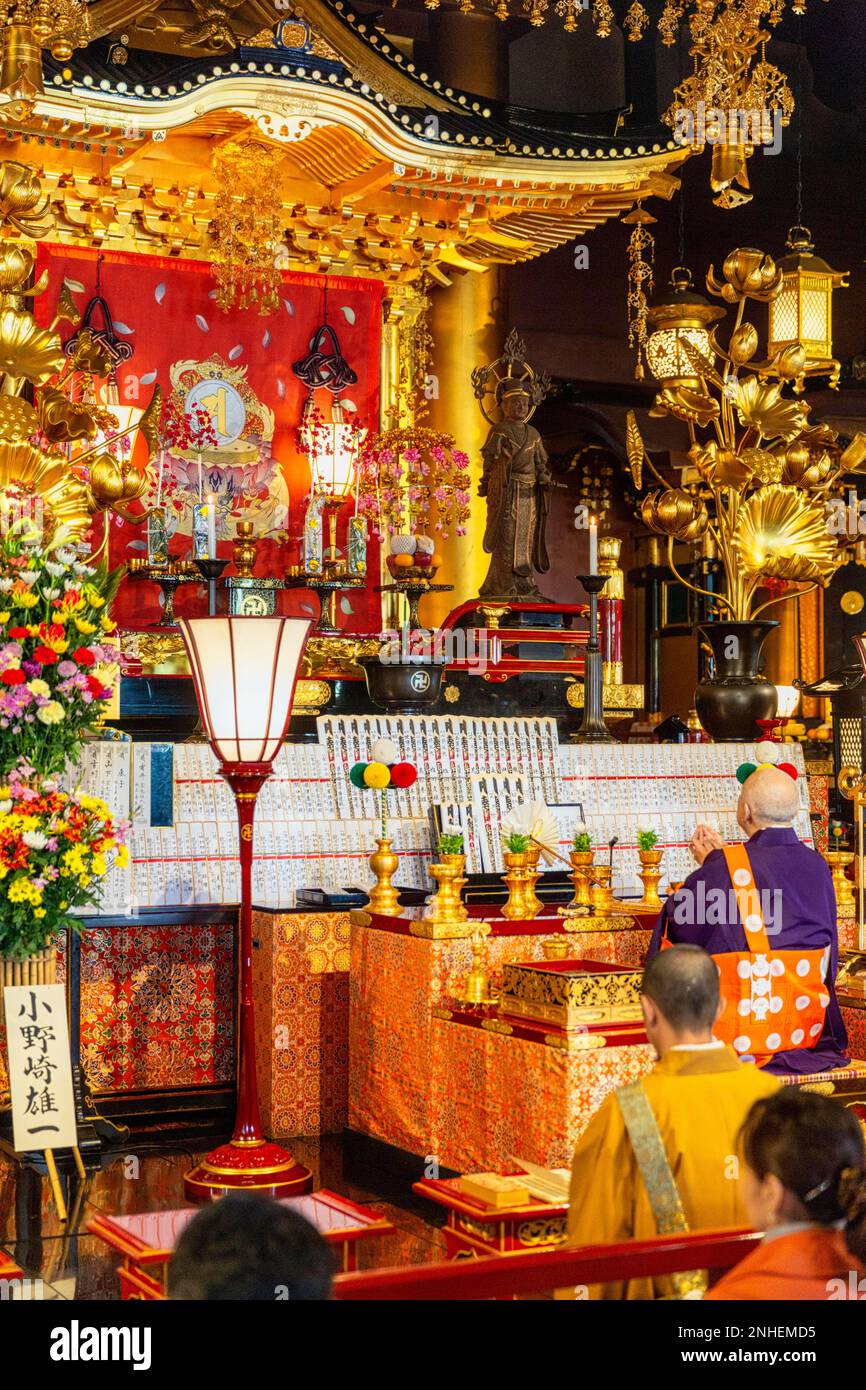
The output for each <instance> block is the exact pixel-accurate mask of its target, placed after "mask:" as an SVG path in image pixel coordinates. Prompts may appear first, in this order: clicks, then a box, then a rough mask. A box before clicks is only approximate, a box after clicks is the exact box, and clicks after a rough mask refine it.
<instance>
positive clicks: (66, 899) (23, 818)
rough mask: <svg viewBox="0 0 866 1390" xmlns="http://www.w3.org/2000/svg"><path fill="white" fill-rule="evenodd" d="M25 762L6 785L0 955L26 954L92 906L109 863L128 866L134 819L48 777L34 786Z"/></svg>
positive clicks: (1, 821)
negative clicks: (77, 912)
mask: <svg viewBox="0 0 866 1390" xmlns="http://www.w3.org/2000/svg"><path fill="white" fill-rule="evenodd" d="M33 773H34V768H32V767H31V766H30V765H29V764H28V763H26V762H23V761H22V762H19V764H18V766H17V767H15V768H13V769H12V771H11V773H10V775H9V776H8V778H7V780H6V785H5V786H0V904H2V910H0V956H5V957H7V958H9V959H13V960H23V959H26V957H28V956H30V955H33V954H34V953H36V952H37V951H42V950H43V949H44V948H45V947H46V946H47V945H48V944H49V943H50V940H51V937H52V936H53V935H54V934H55V933H56V932H58V931H61V930H62V929H64V928H66V927H71V928H72V929H73V930H74V931H79V930H80V928H81V923H80V921H79V920H78V918H77V917H75V916H74V915H73V913H74V911H75V909H80V908H82V907H90V906H92V905H93V904H94V903H95V902H96V901H97V898H98V892H99V883H100V880H101V879H102V878H103V877H104V875H105V874H106V873H108V872H109V871H110V869H111V868H112V867H113V866H114V865H117V867H118V868H124V867H125V866H126V864H127V863H128V862H129V850H128V849H127V846H126V844H125V843H124V839H125V835H126V831H127V829H128V825H127V823H126V822H124V821H116V820H114V819H113V817H112V815H111V812H110V811H109V809H108V807H107V806H106V805H105V802H103V801H100V800H99V798H98V797H94V796H86V795H85V794H84V793H83V792H64V791H61V790H60V789H59V787H58V786H57V784H56V783H55V782H53V781H51V780H50V779H48V780H44V781H42V782H41V783H40V785H39V786H33V785H31V784H30V782H29V780H28V779H30V778H32V776H33Z"/></svg>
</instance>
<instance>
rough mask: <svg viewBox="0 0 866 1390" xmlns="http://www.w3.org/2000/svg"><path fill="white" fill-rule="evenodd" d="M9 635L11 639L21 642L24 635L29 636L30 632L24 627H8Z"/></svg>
mask: <svg viewBox="0 0 866 1390" xmlns="http://www.w3.org/2000/svg"><path fill="white" fill-rule="evenodd" d="M9 636H10V637H11V638H12V639H13V641H15V642H21V641H23V640H24V638H25V637H29V636H30V633H29V632H28V631H27V628H26V627H10V629H9Z"/></svg>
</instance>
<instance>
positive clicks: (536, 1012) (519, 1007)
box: [499, 960, 641, 1029]
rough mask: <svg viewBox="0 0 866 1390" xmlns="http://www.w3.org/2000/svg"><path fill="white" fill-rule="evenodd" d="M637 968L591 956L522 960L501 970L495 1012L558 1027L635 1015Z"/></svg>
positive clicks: (623, 1020)
mask: <svg viewBox="0 0 866 1390" xmlns="http://www.w3.org/2000/svg"><path fill="white" fill-rule="evenodd" d="M640 982H641V972H640V970H630V969H629V968H628V966H625V965H603V964H601V963H600V962H599V961H595V960H545V961H527V962H525V963H524V964H515V965H506V966H504V967H503V972H502V992H501V994H500V998H499V1011H500V1013H503V1014H510V1015H512V1017H515V1016H516V1017H517V1018H531V1019H533V1020H534V1021H535V1022H536V1023H552V1024H555V1025H556V1026H557V1027H559V1028H566V1029H567V1028H583V1027H585V1026H586V1025H587V1024H591V1023H631V1022H634V1021H635V1020H639V1019H640V1017H641V1011H640V1002H639V994H640Z"/></svg>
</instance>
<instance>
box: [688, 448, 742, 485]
mask: <svg viewBox="0 0 866 1390" xmlns="http://www.w3.org/2000/svg"><path fill="white" fill-rule="evenodd" d="M689 458H690V459H691V460H692V462H693V463H694V465H695V468H696V469H697V470H698V472H699V473H700V475H701V477H702V478H703V480H704V482H706V483H708V484H709V486H710V487H712V488H717V487H732V488H736V489H737V490H739V489H740V488H741V487H744V486H745V484H746V483H747V482H748V481H749V479H750V478H751V476H752V468H751V466H750V461H749V460H748V459H747V458H746V457H745V456H744V455H743V454H735V453H734V451H733V450H732V449H725V448H722V447H721V446H720V445H718V444H717V443H716V441H715V440H714V439H711V440H710V441H709V443H707V444H693V445H692V447H691V449H690V450H689Z"/></svg>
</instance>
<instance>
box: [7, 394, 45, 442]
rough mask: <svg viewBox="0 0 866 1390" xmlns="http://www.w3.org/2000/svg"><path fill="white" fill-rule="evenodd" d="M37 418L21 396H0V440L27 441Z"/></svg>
mask: <svg viewBox="0 0 866 1390" xmlns="http://www.w3.org/2000/svg"><path fill="white" fill-rule="evenodd" d="M38 427H39V417H38V415H37V413H36V411H35V410H34V408H33V406H32V405H31V404H30V402H29V401H25V400H24V398H23V396H0V439H29V438H30V436H31V434H35V432H36V430H37V429H38Z"/></svg>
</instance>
